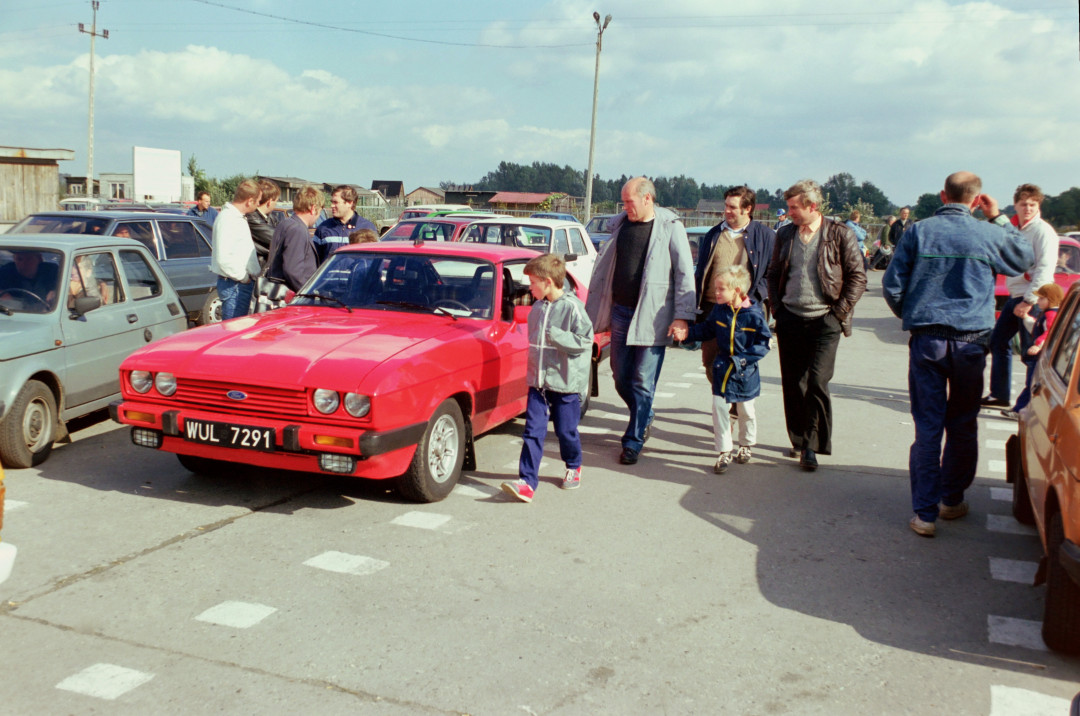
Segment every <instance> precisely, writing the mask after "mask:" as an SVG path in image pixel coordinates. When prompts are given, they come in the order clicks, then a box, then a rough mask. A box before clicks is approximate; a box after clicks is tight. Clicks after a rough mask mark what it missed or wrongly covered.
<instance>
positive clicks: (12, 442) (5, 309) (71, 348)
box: [0, 234, 187, 468]
mask: <svg viewBox="0 0 1080 716" xmlns="http://www.w3.org/2000/svg"><path fill="white" fill-rule="evenodd" d="M186 328H187V318H186V316H185V315H184V311H183V309H182V308H181V305H180V297H179V296H178V295H177V294H176V290H175V289H174V288H173V287H172V284H170V283H169V280H168V279H167V278H166V277H165V275H164V273H163V272H162V269H161V267H160V266H159V265H158V263H157V261H155V260H154V257H153V256H151V255H150V253H149V252H148V251H147V250H146V247H145V246H144V245H143V244H141V243H139V242H137V241H133V240H132V239H122V238H116V237H103V236H71V235H70V234H69V235H66V236H64V235H56V234H43V235H38V236H27V235H25V234H24V235H16V236H11V235H0V462H3V464H4V465H6V466H8V467H17V468H23V467H31V466H33V465H37V464H40V463H41V462H44V461H45V459H46V458H48V456H49V453H50V452H51V451H52V446H53V442H55V441H56V440H57V439H59V438H61V437H63V436H64V435H65V434H66V433H65V427H64V423H65V421H67V420H71V419H73V418H77V417H80V416H82V415H87V414H89V413H92V412H94V411H95V410H99V409H101V408H104V407H106V406H108V404H109V403H110V402H111V401H113V400H115V399H116V398H117V397H119V395H120V363H121V362H123V360H124V359H125V358H127V356H128V354H129V353H131V352H132V351H134V350H135V349H136V348H139V347H141V346H144V345H146V344H147V343H150V342H151V341H154V340H157V339H158V338H164V337H165V336H168V335H172V334H173V333H179V332H181V331H183V330H184V329H186Z"/></svg>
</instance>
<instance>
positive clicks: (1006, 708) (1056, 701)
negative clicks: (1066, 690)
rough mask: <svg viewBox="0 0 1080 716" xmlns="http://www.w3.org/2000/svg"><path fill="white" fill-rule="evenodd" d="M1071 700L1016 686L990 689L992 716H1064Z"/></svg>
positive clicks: (996, 686)
mask: <svg viewBox="0 0 1080 716" xmlns="http://www.w3.org/2000/svg"><path fill="white" fill-rule="evenodd" d="M1068 712H1069V700H1068V699H1060V698H1058V697H1056V696H1047V695H1046V694H1040V693H1039V692H1037V691H1029V690H1028V689H1018V688H1016V687H1015V686H1000V685H994V686H991V687H990V716H1064V715H1065V714H1067V713H1068Z"/></svg>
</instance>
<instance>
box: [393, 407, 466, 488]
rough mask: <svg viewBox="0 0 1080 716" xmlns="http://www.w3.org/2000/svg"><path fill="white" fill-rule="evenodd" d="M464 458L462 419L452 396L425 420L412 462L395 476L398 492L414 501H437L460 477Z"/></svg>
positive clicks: (459, 409)
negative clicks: (422, 434)
mask: <svg viewBox="0 0 1080 716" xmlns="http://www.w3.org/2000/svg"><path fill="white" fill-rule="evenodd" d="M464 460H465V420H464V418H462V416H461V406H459V405H458V404H457V401H456V400H454V399H452V398H451V399H449V400H446V401H443V403H442V404H441V405H440V406H439V407H438V408H436V410H435V413H434V414H433V415H432V416H431V419H430V420H429V421H428V424H427V429H426V430H424V436H423V437H422V438H421V439H420V442H419V444H417V446H416V454H415V455H413V460H412V464H411V465H409V469H408V471H407V472H406V473H405V474H404V475H402V476H401V477H399V478H398V480H397V487H398V492H400V493H401V495H402V497H404V498H406V499H408V500H413V501H415V502H438V501H439V500H441V499H443V498H444V497H446V496H447V495H449V494H450V491H451V490H453V489H454V485H456V484H457V483H458V480H459V479H461V466H462V463H463V462H464Z"/></svg>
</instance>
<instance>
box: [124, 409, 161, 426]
mask: <svg viewBox="0 0 1080 716" xmlns="http://www.w3.org/2000/svg"><path fill="white" fill-rule="evenodd" d="M124 416H125V417H126V418H127V419H128V420H138V421H140V422H143V423H153V422H154V414H153V413H143V412H140V411H138V410H125V411H124Z"/></svg>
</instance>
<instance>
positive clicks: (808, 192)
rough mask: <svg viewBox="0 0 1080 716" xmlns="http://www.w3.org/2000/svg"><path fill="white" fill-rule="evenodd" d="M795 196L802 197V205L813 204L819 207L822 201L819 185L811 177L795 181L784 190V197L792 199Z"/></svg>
mask: <svg viewBox="0 0 1080 716" xmlns="http://www.w3.org/2000/svg"><path fill="white" fill-rule="evenodd" d="M797 196H798V197H802V205H803V206H808V205H810V204H814V205H816V206H817V207H818V208H820V207H821V205H822V203H823V200H822V197H821V187H820V186H819V185H818V183H817V182H816V181H814V180H813V179H803V180H801V181H797V182H795V183H794V184H792V185H791V188H790V189H788V190H787V191H785V192H784V199H794V198H795V197H797Z"/></svg>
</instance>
